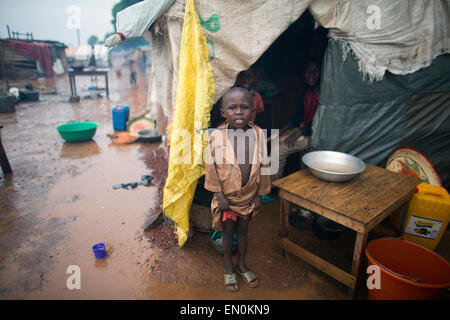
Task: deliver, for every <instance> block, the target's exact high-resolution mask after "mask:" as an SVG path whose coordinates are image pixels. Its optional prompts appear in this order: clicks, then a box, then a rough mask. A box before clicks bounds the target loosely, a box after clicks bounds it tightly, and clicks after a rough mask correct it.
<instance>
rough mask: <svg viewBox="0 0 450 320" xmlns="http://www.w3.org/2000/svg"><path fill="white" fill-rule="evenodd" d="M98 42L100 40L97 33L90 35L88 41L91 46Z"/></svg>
mask: <svg viewBox="0 0 450 320" xmlns="http://www.w3.org/2000/svg"><path fill="white" fill-rule="evenodd" d="M97 42H98V37H97V36H95V35H92V36H90V37H89V39H88V41H87V43H88V45H90V46H93V45H95V44H96V43H97Z"/></svg>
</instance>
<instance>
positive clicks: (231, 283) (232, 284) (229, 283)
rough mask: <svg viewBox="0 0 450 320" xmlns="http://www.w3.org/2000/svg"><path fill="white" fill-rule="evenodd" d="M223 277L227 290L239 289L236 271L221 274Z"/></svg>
mask: <svg viewBox="0 0 450 320" xmlns="http://www.w3.org/2000/svg"><path fill="white" fill-rule="evenodd" d="M223 276H224V279H225V287H226V288H227V289H228V291H238V290H239V284H238V282H237V279H236V273H232V274H226V273H224V274H223Z"/></svg>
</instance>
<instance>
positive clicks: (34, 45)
mask: <svg viewBox="0 0 450 320" xmlns="http://www.w3.org/2000/svg"><path fill="white" fill-rule="evenodd" d="M65 48H66V46H65V45H64V44H63V43H61V42H58V41H46V40H32V41H29V40H12V39H2V40H0V72H1V74H2V76H3V77H4V78H8V79H27V78H37V77H39V76H41V77H42V76H44V77H47V78H52V77H53V75H54V66H55V64H56V63H61V64H62V66H63V68H67V66H68V64H67V58H66V55H65V50H64V49H65ZM58 60H59V61H60V62H57V61H58Z"/></svg>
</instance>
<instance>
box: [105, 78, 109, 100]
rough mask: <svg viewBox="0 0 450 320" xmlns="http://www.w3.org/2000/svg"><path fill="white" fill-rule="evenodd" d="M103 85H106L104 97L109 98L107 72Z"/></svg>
mask: <svg viewBox="0 0 450 320" xmlns="http://www.w3.org/2000/svg"><path fill="white" fill-rule="evenodd" d="M105 87H106V97H108V98H109V85H108V73H105Z"/></svg>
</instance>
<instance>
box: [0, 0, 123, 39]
mask: <svg viewBox="0 0 450 320" xmlns="http://www.w3.org/2000/svg"><path fill="white" fill-rule="evenodd" d="M117 2H119V0H38V1H36V0H13V1H11V0H6V1H5V0H1V1H0V37H1V38H7V37H8V31H7V29H6V25H9V29H10V31H11V32H12V31H17V32H21V33H26V32H32V33H33V37H34V39H39V40H57V41H61V42H64V43H65V44H66V45H67V46H76V45H77V43H78V40H77V32H76V30H69V28H68V24H69V25H70V24H72V25H73V24H74V22H75V20H74V19H75V13H74V12H75V11H71V13H70V12H69V13H67V10H68V8H69V7H71V6H74V5H75V6H77V7H78V8H79V9H80V41H81V44H87V39H88V38H89V36H91V35H96V36H97V37H98V38H99V39H100V40H103V38H104V36H105V34H106V33H107V32H111V31H113V26H112V24H111V19H112V15H111V9H112V7H113V6H114V4H116V3H117Z"/></svg>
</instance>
